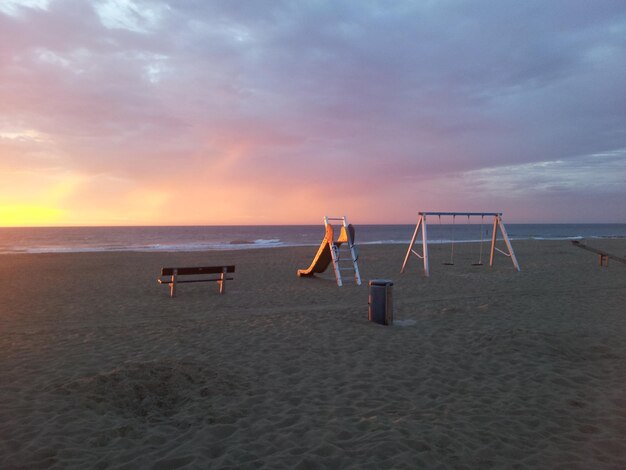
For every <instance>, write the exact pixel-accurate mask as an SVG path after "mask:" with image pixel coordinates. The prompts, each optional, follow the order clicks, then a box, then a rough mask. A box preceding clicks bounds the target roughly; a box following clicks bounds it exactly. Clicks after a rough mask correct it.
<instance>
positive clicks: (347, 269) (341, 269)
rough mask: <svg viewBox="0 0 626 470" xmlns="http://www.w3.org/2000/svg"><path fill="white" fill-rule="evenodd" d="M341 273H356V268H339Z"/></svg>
mask: <svg viewBox="0 0 626 470" xmlns="http://www.w3.org/2000/svg"><path fill="white" fill-rule="evenodd" d="M338 269H339V271H354V270H355V269H354V268H338Z"/></svg>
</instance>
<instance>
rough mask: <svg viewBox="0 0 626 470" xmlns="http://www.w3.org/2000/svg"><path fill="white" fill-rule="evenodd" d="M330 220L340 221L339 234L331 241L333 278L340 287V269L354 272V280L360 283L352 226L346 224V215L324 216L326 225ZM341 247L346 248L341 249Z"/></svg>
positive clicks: (341, 283)
mask: <svg viewBox="0 0 626 470" xmlns="http://www.w3.org/2000/svg"><path fill="white" fill-rule="evenodd" d="M330 221H340V222H341V225H342V227H341V234H340V235H339V239H338V240H337V241H334V240H333V241H331V243H330V254H331V257H332V263H333V269H334V271H335V278H336V279H337V285H338V286H339V287H341V286H342V285H343V281H342V279H341V272H342V271H352V272H354V280H355V282H356V283H357V285H359V286H360V285H361V274H360V273H359V263H358V258H359V257H358V254H357V249H356V246H354V228H353V227H352V225H349V224H348V220H347V218H346V216H343V217H328V216H324V225H325V226H326V227H328V226H329V225H330ZM342 247H347V249H344V250H342V249H341V248H342Z"/></svg>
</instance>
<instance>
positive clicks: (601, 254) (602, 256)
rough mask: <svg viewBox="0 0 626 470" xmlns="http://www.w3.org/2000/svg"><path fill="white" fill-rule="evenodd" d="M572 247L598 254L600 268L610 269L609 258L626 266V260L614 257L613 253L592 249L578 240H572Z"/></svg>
mask: <svg viewBox="0 0 626 470" xmlns="http://www.w3.org/2000/svg"><path fill="white" fill-rule="evenodd" d="M572 245H574V246H577V247H578V248H582V249H583V250H587V251H591V252H592V253H596V254H597V255H598V263H599V264H600V266H607V267H608V265H609V258H610V259H612V260H614V261H619V262H620V263H624V264H626V259H624V258H620V257H619V256H617V255H613V254H611V253H607V252H606V251H602V250H598V249H597V248H592V247H590V246H587V245H585V244H584V243H580V242H579V241H578V240H572Z"/></svg>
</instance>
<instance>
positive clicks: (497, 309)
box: [0, 240, 626, 469]
mask: <svg viewBox="0 0 626 470" xmlns="http://www.w3.org/2000/svg"><path fill="white" fill-rule="evenodd" d="M589 243H590V244H593V245H594V246H598V247H600V248H603V249H606V250H607V251H610V252H613V253H616V254H619V255H621V256H623V255H624V254H626V240H597V241H590V242H589ZM514 248H515V251H516V254H517V258H518V260H519V262H520V265H521V268H522V271H521V272H516V271H515V270H514V269H513V267H512V266H511V263H510V261H509V260H508V259H507V258H505V257H503V256H499V257H498V258H497V260H496V266H495V267H494V268H492V269H489V268H488V267H487V266H483V267H477V266H472V265H471V263H472V261H475V259H474V258H475V257H476V252H477V246H476V245H475V244H474V245H473V244H464V245H461V244H460V245H458V248H457V253H456V258H455V265H454V266H443V265H442V264H441V262H442V261H443V259H444V257H445V256H446V253H445V252H444V251H443V250H444V249H445V248H444V247H443V246H439V247H437V246H434V247H433V248H432V251H431V255H432V266H431V277H430V278H425V277H423V276H422V275H421V270H420V265H419V262H418V260H417V259H415V258H413V259H412V260H411V261H410V264H409V267H408V269H407V272H406V273H405V274H403V275H400V274H399V270H400V266H401V264H402V260H403V258H404V253H405V251H406V246H403V245H370V246H362V247H361V256H360V260H359V264H360V268H361V273H362V277H363V284H362V285H361V286H355V285H354V283H353V282H351V281H347V282H346V285H345V286H344V287H342V288H338V287H337V286H336V284H335V281H334V277H333V275H332V271H330V270H329V271H327V272H326V273H325V274H324V275H322V276H320V277H318V278H313V279H308V278H307V279H305V278H298V277H297V276H296V269H298V268H303V267H306V266H308V264H309V263H310V261H311V259H312V257H313V255H314V254H315V251H316V247H295V248H294V247H291V248H272V249H257V250H238V251H217V252H202V253H73V254H72V253H70V254H16V255H2V256H0V260H1V264H2V267H3V269H2V270H1V271H0V285H1V286H2V294H1V295H0V468H3V469H13V468H29V469H30V468H128V469H136V468H155V469H166V468H167V469H170V468H233V469H234V468H237V469H239V468H244V469H246V468H271V469H278V468H286V469H314V468H354V469H368V468H371V469H380V468H407V469H409V468H410V469H415V468H459V469H461V468H467V469H477V468H480V469H486V468H520V469H521V468H527V469H537V468H549V469H552V468H563V469H576V468H580V469H591V468H594V469H598V468H600V469H604V468H607V469H621V468H626V341H625V339H624V338H626V265H623V264H620V263H616V262H610V263H609V266H608V268H601V267H599V266H598V260H597V257H596V256H595V255H593V254H592V253H588V252H585V251H583V250H580V249H577V248H576V247H574V246H572V245H571V243H569V242H567V241H523V242H515V243H514ZM213 264H235V265H236V266H237V272H236V274H235V278H236V280H235V281H233V282H230V283H228V284H227V286H226V293H225V294H224V295H219V293H218V288H217V285H216V284H214V283H211V284H187V285H182V286H180V288H179V291H178V296H177V297H176V298H174V299H171V298H170V297H169V296H168V289H167V287H164V286H161V285H158V284H157V283H156V278H157V275H158V273H159V270H160V268H161V267H162V266H176V265H182V266H185V265H213ZM373 278H389V279H393V281H394V291H393V293H394V318H395V322H396V324H395V325H394V326H391V327H386V326H381V325H377V324H374V323H372V322H368V321H367V302H368V285H367V281H368V280H369V279H373Z"/></svg>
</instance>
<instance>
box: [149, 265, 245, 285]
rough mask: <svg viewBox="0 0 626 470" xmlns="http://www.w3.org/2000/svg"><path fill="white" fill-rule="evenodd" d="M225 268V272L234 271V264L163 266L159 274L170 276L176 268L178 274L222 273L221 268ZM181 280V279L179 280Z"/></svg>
mask: <svg viewBox="0 0 626 470" xmlns="http://www.w3.org/2000/svg"><path fill="white" fill-rule="evenodd" d="M224 268H226V272H227V273H234V272H235V266H234V265H231V266H197V267H188V268H163V269H161V276H172V275H173V274H174V270H175V269H176V270H177V272H178V275H179V276H192V275H194V274H222V271H223V269H224ZM179 282H181V281H179Z"/></svg>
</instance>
